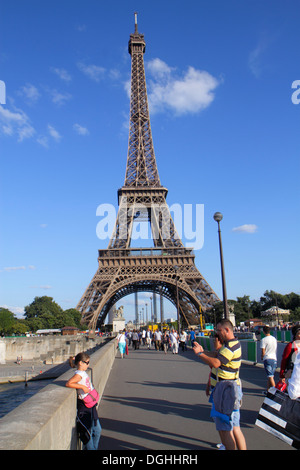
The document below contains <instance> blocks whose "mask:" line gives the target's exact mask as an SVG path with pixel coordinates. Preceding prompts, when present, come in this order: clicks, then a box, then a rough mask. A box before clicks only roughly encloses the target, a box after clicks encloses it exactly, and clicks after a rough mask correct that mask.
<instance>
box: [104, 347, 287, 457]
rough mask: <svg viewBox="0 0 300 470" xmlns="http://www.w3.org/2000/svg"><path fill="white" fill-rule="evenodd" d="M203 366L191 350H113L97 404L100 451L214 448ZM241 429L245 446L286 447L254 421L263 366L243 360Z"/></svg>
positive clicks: (215, 439) (214, 433)
mask: <svg viewBox="0 0 300 470" xmlns="http://www.w3.org/2000/svg"><path fill="white" fill-rule="evenodd" d="M208 374H209V367H208V366H206V365H205V364H203V363H202V362H201V360H200V359H199V358H197V357H196V356H195V354H194V353H193V351H192V350H188V351H185V352H179V354H176V355H174V354H172V353H171V352H168V353H167V354H164V352H162V351H156V350H154V349H151V350H148V349H147V347H146V346H141V347H140V349H139V350H136V351H134V350H132V349H131V348H129V355H128V356H126V357H125V358H124V359H121V357H120V354H119V352H118V353H117V356H116V359H115V361H114V365H113V367H112V370H111V373H110V377H109V379H108V382H107V384H106V388H105V390H104V394H103V397H102V400H101V403H100V406H99V417H100V422H101V426H102V436H101V439H100V447H99V449H101V450H106V451H108V450H109V451H114V450H162V451H163V450H177V451H179V450H181V451H182V450H191V451H195V450H215V449H216V444H217V443H219V442H220V440H219V435H218V432H217V431H216V429H215V425H214V423H213V421H212V419H211V418H210V409H211V405H210V404H209V403H208V398H207V396H206V394H205V388H206V382H207V379H208ZM240 375H241V379H242V383H243V393H244V396H243V405H242V409H241V428H242V431H243V433H244V435H245V438H246V442H247V447H248V449H249V450H292V449H293V448H292V447H290V446H289V445H288V444H286V443H284V442H282V441H281V440H279V439H277V438H275V437H274V436H272V435H270V434H268V433H266V432H265V431H263V430H262V429H260V428H258V427H257V426H255V424H254V423H255V420H256V417H257V414H258V411H259V409H260V406H261V404H262V402H263V400H264V396H263V395H262V392H263V390H265V387H266V382H267V380H266V375H265V371H264V369H263V368H261V367H255V366H253V365H248V364H243V365H242V367H241V374H240Z"/></svg>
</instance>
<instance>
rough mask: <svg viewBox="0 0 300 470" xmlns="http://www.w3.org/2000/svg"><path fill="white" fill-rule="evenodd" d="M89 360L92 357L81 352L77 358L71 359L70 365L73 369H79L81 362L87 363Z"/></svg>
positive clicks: (72, 357)
mask: <svg viewBox="0 0 300 470" xmlns="http://www.w3.org/2000/svg"><path fill="white" fill-rule="evenodd" d="M89 358H90V356H89V355H88V354H87V353H85V352H81V353H78V354H77V356H75V357H74V356H71V357H70V358H69V364H70V366H71V367H77V366H78V364H79V362H80V361H87V360H88V359H89Z"/></svg>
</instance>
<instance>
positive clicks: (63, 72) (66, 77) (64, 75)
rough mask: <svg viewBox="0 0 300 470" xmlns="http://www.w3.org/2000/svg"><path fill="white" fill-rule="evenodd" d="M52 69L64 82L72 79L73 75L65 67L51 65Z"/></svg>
mask: <svg viewBox="0 0 300 470" xmlns="http://www.w3.org/2000/svg"><path fill="white" fill-rule="evenodd" d="M51 70H52V72H54V73H55V74H56V75H57V76H58V77H59V78H60V79H61V80H63V81H64V82H70V81H71V80H72V77H71V75H70V74H69V73H68V72H67V70H65V69H59V68H56V67H51Z"/></svg>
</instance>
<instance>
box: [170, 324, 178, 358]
mask: <svg viewBox="0 0 300 470" xmlns="http://www.w3.org/2000/svg"><path fill="white" fill-rule="evenodd" d="M170 341H171V348H172V353H173V354H178V333H177V331H175V330H174V329H173V330H172V332H171V334H170Z"/></svg>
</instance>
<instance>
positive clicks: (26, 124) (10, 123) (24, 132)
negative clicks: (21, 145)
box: [0, 105, 35, 142]
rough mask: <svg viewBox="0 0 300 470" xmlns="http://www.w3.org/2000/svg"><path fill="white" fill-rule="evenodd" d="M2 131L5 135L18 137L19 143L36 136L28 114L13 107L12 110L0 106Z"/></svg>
mask: <svg viewBox="0 0 300 470" xmlns="http://www.w3.org/2000/svg"><path fill="white" fill-rule="evenodd" d="M0 130H1V132H2V133H3V134H5V135H9V136H13V135H17V136H18V142H22V141H23V140H24V139H28V138H30V137H32V136H33V135H34V134H35V129H34V128H33V127H32V125H31V123H30V119H29V117H28V116H27V114H26V113H25V112H24V111H22V110H21V109H17V108H16V107H14V106H12V110H9V109H8V108H3V107H2V106H1V105H0Z"/></svg>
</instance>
